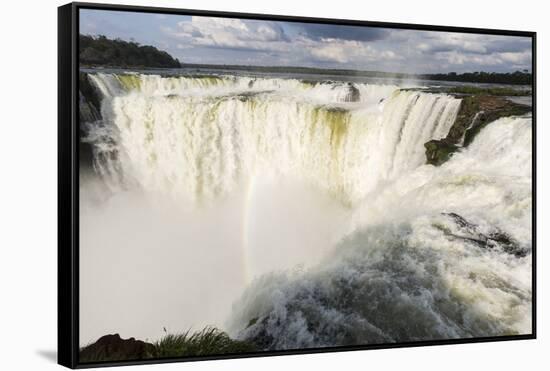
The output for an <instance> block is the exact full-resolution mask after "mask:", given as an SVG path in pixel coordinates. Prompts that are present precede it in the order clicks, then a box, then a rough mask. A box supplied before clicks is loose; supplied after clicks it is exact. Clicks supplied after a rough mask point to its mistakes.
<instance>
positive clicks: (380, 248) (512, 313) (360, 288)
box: [230, 117, 532, 349]
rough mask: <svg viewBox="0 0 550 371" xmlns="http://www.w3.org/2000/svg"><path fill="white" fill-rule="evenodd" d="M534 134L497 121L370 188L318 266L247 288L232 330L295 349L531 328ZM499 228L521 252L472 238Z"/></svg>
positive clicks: (515, 122)
mask: <svg viewBox="0 0 550 371" xmlns="http://www.w3.org/2000/svg"><path fill="white" fill-rule="evenodd" d="M531 140H532V132H531V118H530V117H524V118H513V117H512V118H503V119H500V120H498V121H496V122H494V123H492V124H491V125H489V126H488V127H486V128H485V129H483V130H482V132H481V133H480V134H479V135H478V137H476V139H475V140H474V142H473V143H472V144H471V146H470V147H468V148H467V149H466V150H464V151H462V152H460V153H458V154H456V155H455V156H454V157H453V158H451V160H450V161H448V162H447V163H445V164H444V165H443V166H441V167H440V168H436V167H433V166H430V165H425V166H421V167H419V168H417V169H416V170H415V171H413V172H411V173H409V174H408V175H405V176H403V177H402V178H400V179H398V180H396V181H395V182H394V183H393V184H390V185H388V186H387V187H386V189H385V190H384V191H383V192H381V193H377V194H373V195H371V196H369V197H368V198H367V199H365V200H364V201H363V203H362V204H361V206H360V207H359V211H358V212H357V213H356V219H357V220H356V223H355V224H354V227H353V228H352V229H351V232H350V234H349V235H348V236H347V237H346V238H345V239H342V240H341V242H340V243H339V244H338V246H337V247H336V248H335V249H334V250H333V251H332V252H331V253H330V254H328V255H327V256H326V258H325V260H324V261H323V262H322V263H321V264H319V265H318V266H316V267H314V268H312V269H310V270H309V271H307V272H304V273H298V274H295V273H294V274H293V273H291V272H275V273H273V274H269V275H264V276H263V277H261V278H259V279H258V280H256V281H255V282H254V284H253V285H252V286H250V287H249V288H248V289H247V290H246V292H245V294H244V295H243V296H242V298H241V300H240V301H239V302H238V303H237V304H236V305H235V306H234V308H233V316H232V317H231V323H230V329H231V330H232V334H233V336H236V337H239V338H244V339H249V340H252V341H254V343H256V344H261V346H262V347H263V348H265V349H300V348H307V347H323V346H334V345H354V344H373V343H388V342H402V341H417V340H436V339H449V338H469V337H479V336H497V335H513V334H526V333H530V331H531V309H532V307H531V305H532V304H531V303H532V302H531V297H532V287H531V278H532V277H531V255H530V251H531V238H532V237H531V216H532V207H531V205H532V199H531ZM456 213H459V214H460V215H462V216H463V217H465V218H466V219H464V218H463V217H460V216H458V214H456ZM495 228H496V229H495ZM497 231H498V232H497ZM502 233H505V234H507V235H509V236H512V238H513V239H514V240H515V241H516V243H517V245H518V246H517V248H518V249H520V250H521V251H520V250H517V251H515V252H514V251H510V250H506V249H507V247H506V243H504V244H498V243H496V244H494V245H488V246H487V245H483V243H480V241H479V240H477V239H479V238H482V237H480V236H482V235H483V236H491V235H492V236H497V237H495V238H499V237H498V236H499V235H502ZM514 253H516V256H514V255H513V254H514Z"/></svg>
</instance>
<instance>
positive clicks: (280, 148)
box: [87, 73, 460, 205]
mask: <svg viewBox="0 0 550 371" xmlns="http://www.w3.org/2000/svg"><path fill="white" fill-rule="evenodd" d="M88 76H89V77H90V79H91V80H92V81H93V83H94V85H95V86H96V87H97V89H98V90H99V91H100V92H101V95H102V96H103V103H102V108H101V111H102V116H103V119H104V123H103V125H93V126H90V127H89V129H90V130H89V134H88V138H87V140H88V141H91V142H93V143H94V145H95V153H96V155H95V165H96V167H97V168H98V169H99V172H100V173H101V174H103V175H104V177H106V178H108V182H109V183H110V184H111V185H112V186H113V187H124V186H128V185H129V184H133V185H138V186H139V187H141V188H143V189H145V190H147V191H151V192H162V193H168V194H171V195H173V196H175V197H182V198H185V199H190V200H192V201H195V202H200V201H204V200H213V199H216V198H217V197H220V196H224V195H227V194H228V193H230V192H231V191H232V190H234V189H235V187H236V186H237V185H238V184H239V183H240V182H243V181H246V179H247V178H250V177H252V176H254V175H257V174H267V175H271V176H284V177H291V178H295V179H299V180H301V181H304V182H305V183H307V184H309V185H312V186H313V187H316V188H318V189H321V190H324V191H326V192H328V193H329V194H330V195H332V196H334V197H335V198H336V199H338V200H340V201H341V202H343V203H344V204H347V205H352V204H354V203H356V202H357V201H358V200H360V199H362V198H363V197H364V196H365V195H366V194H368V193H369V192H370V191H372V190H373V189H375V188H376V187H377V186H379V185H380V184H383V183H384V182H388V181H391V180H392V179H395V178H396V177H398V176H400V175H401V174H403V173H406V172H408V171H411V170H413V169H414V168H416V167H418V166H419V165H421V164H423V163H424V162H425V155H424V146H423V144H424V143H425V142H427V141H428V140H430V139H440V138H442V137H444V136H445V135H446V134H447V132H448V131H449V129H450V127H451V126H452V124H453V122H454V119H455V117H456V115H457V112H458V109H459V106H460V100H459V99H455V98H453V97H451V96H448V95H444V94H428V93H422V92H418V91H405V90H400V89H399V87H397V86H393V85H372V84H364V83H346V82H310V81H302V80H298V79H281V78H254V77H244V76H224V75H220V76H214V75H213V76H195V77H193V76H189V77H186V76H178V77H161V76H158V75H147V74H107V73H94V74H89V75H88ZM121 158H124V161H120V159H121Z"/></svg>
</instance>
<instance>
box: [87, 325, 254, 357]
mask: <svg viewBox="0 0 550 371" xmlns="http://www.w3.org/2000/svg"><path fill="white" fill-rule="evenodd" d="M257 350H258V349H257V347H256V346H255V345H254V344H251V343H249V342H246V341H240V340H233V339H231V338H230V337H229V335H227V334H226V333H225V332H223V331H221V330H218V329H217V328H215V327H205V328H204V329H202V330H201V331H198V332H195V333H192V334H190V333H189V331H187V332H185V333H183V334H176V335H172V334H167V335H166V336H164V337H163V338H162V339H161V340H159V341H157V342H155V343H153V344H151V343H147V342H144V341H141V340H136V339H134V338H130V339H121V338H120V336H119V335H118V334H114V335H105V336H102V337H101V338H99V339H98V340H97V341H96V342H95V343H93V344H90V345H87V346H85V347H83V348H81V349H80V353H79V360H80V362H82V363H89V362H113V361H128V360H142V359H151V358H168V357H200V356H209V355H219V354H229V353H246V352H254V351H257Z"/></svg>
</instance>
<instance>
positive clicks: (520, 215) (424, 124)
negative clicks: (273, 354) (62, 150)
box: [80, 73, 532, 349]
mask: <svg viewBox="0 0 550 371" xmlns="http://www.w3.org/2000/svg"><path fill="white" fill-rule="evenodd" d="M88 76H89V78H90V79H91V81H92V82H93V85H94V86H95V87H97V89H98V91H99V92H100V93H101V96H102V107H101V115H102V120H101V121H98V122H94V123H89V124H88V125H87V136H86V138H84V139H83V140H85V141H88V142H90V143H91V144H92V146H93V149H94V155H95V164H94V165H95V167H96V170H97V171H98V173H99V174H100V175H101V178H102V181H103V182H105V183H106V184H107V185H108V186H109V187H110V189H111V191H118V190H125V191H128V192H112V194H113V196H112V197H111V198H108V197H107V200H105V201H104V202H103V201H102V202H100V203H95V202H81V204H82V207H81V230H82V232H81V235H80V237H81V262H86V263H87V264H88V265H83V266H81V308H83V311H84V312H82V313H81V342H82V343H83V344H84V343H86V342H88V341H90V340H93V339H96V338H97V337H99V336H101V335H103V334H105V333H106V332H113V331H114V330H113V328H116V329H117V330H116V331H120V333H121V334H125V335H126V336H137V337H141V338H146V337H150V338H152V339H156V338H158V337H159V336H162V334H163V332H162V327H163V326H165V325H167V326H168V327H169V328H170V329H171V330H172V331H180V330H182V329H188V328H190V327H193V328H194V329H198V328H200V326H205V325H208V324H214V325H217V326H220V327H222V328H223V329H224V330H227V331H230V334H231V335H232V336H234V337H237V338H242V339H246V340H253V341H254V342H255V343H256V344H258V345H259V346H260V347H262V348H265V349H285V348H287V349H288V348H303V347H317V346H327V345H329V346H330V345H350V344H367V343H379V342H391V341H406V340H407V341H414V340H428V339H442V338H457V337H460V338H464V337H472V336H495V335H504V334H518V333H527V332H529V329H530V326H531V317H530V309H531V286H530V282H531V255H530V252H531V243H532V242H531V239H532V237H531V211H532V206H531V205H532V200H531V163H530V161H531V156H532V154H531V119H530V118H529V117H521V118H517V117H513V118H503V119H500V120H498V121H496V122H494V123H491V124H489V125H488V126H487V127H485V128H484V129H483V130H482V131H481V132H480V133H479V134H478V136H477V137H476V138H475V140H474V142H473V143H471V144H470V145H469V147H468V148H466V149H463V150H461V151H459V152H457V153H455V154H454V155H453V157H452V158H451V160H449V161H448V162H446V163H445V164H443V165H442V166H440V167H434V166H431V165H424V164H425V162H426V158H425V149H424V143H425V142H427V141H429V140H431V139H440V138H442V137H445V136H446V134H447V133H448V131H449V129H450V127H451V126H452V124H453V123H454V120H455V118H456V116H457V112H458V110H459V107H460V99H456V98H454V97H452V96H449V95H445V94H428V93H422V92H419V91H413V90H406V89H401V88H400V87H398V86H394V85H372V84H364V83H345V82H307V81H301V80H298V79H290V78H268V77H263V78H260V77H257V78H254V77H244V76H228V75H219V76H215V75H209V76H196V77H192V76H177V77H164V76H163V77H161V76H158V75H149V74H135V73H134V74H129V73H124V74H114V73H91V74H88ZM258 179H259V180H258ZM273 179H276V180H281V179H282V180H284V181H273ZM296 184H298V185H297V186H296ZM251 185H253V186H251ZM293 187H295V188H293ZM142 191H143V192H142ZM90 193H93V192H91V191H89V189H85V190H82V191H81V193H80V195H81V197H83V196H86V195H89V194H90ZM107 193H109V192H107ZM144 194H145V195H146V197H144ZM154 195H160V197H154ZM174 199H175V200H181V201H184V202H181V203H179V202H173V200H174ZM151 200H152V202H151ZM335 200H336V201H335ZM187 201H190V204H191V205H193V207H191V208H186V207H180V204H181V205H188V204H189V203H188V202H187ZM213 201H216V202H213ZM201 206H204V207H201ZM337 214H338V215H337ZM461 223H462V224H461ZM465 225H466V227H465ZM472 226H475V227H472ZM472 230H474V232H472ZM487 236H489V237H491V236H492V237H491V238H494V239H497V240H498V241H497V242H494V241H496V240H491V241H493V242H491V241H489V240H490V238H489V237H487ZM499 236H500V237H499ZM502 236H505V239H504V240H503V237H502ZM506 238H508V239H509V242H510V241H512V242H510V243H507V242H506V241H507V240H506ZM483 239H485V241H486V242H487V241H489V242H490V243H486V244H485V245H483V243H481V242H479V241H480V240H483ZM475 241H478V242H475ZM503 241H504V242H503ZM482 242H483V241H482ZM136 266H138V267H140V270H139V274H136ZM296 266H304V267H305V268H302V269H294V268H296ZM212 272H216V274H212ZM98 277H99V278H98ZM113 278H115V279H113ZM220 282H221V283H223V284H220ZM159 286H162V287H163V288H164V289H163V290H158V287H159ZM220 287H221V288H220ZM245 287H247V288H246V291H244V290H245ZM243 291H244V294H242V293H243ZM241 294H242V296H241ZM239 296H241V297H240V299H239V300H238V301H237V302H236V303H235V305H234V308H233V313H232V314H231V315H230V313H229V312H230V307H231V303H234V302H235V300H236V299H237V298H239ZM97 302H101V303H102V302H113V303H117V305H114V306H113V308H112V310H111V311H110V312H109V315H108V316H101V315H98V313H97V310H95V309H94V308H96V307H94V306H93V305H92V304H91V303H97ZM128 313H131V315H128ZM151 313H154V315H151ZM106 317H109V323H105V322H102V321H105V318H106ZM151 317H155V318H154V319H151ZM226 321H227V323H226ZM145 323H146V324H145ZM225 324H227V326H225Z"/></svg>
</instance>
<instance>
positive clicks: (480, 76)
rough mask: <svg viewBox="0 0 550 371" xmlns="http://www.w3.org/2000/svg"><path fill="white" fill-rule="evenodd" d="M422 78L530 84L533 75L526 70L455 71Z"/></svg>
mask: <svg viewBox="0 0 550 371" xmlns="http://www.w3.org/2000/svg"><path fill="white" fill-rule="evenodd" d="M422 78H423V79H427V80H437V81H461V82H479V83H492V84H515V85H531V83H532V81H533V76H532V74H531V73H530V72H528V71H527V70H524V71H516V72H511V73H495V72H469V73H461V74H457V73H456V72H450V73H438V74H430V75H423V76H422Z"/></svg>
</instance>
